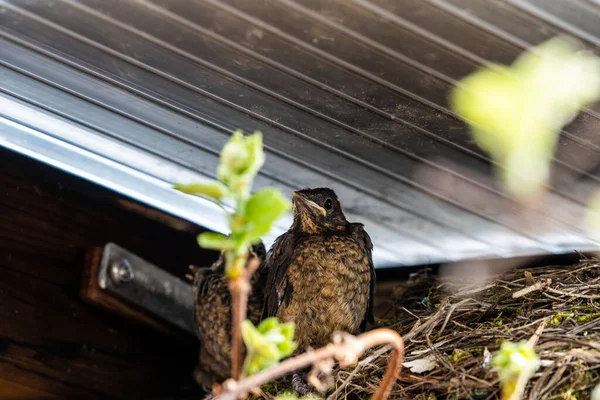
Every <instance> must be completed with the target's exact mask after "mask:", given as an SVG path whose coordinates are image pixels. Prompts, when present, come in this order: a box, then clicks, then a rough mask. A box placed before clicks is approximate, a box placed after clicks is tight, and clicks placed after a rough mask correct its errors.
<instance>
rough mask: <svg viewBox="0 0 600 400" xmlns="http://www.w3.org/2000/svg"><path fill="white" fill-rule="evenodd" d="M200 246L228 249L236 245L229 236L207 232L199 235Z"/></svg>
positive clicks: (212, 248)
mask: <svg viewBox="0 0 600 400" xmlns="http://www.w3.org/2000/svg"><path fill="white" fill-rule="evenodd" d="M198 244H199V245H200V247H202V248H205V249H211V250H228V249H232V248H233V247H234V246H235V243H233V242H232V241H231V240H230V239H229V238H228V237H227V236H225V235H222V234H220V233H215V232H205V233H201V234H199V235H198Z"/></svg>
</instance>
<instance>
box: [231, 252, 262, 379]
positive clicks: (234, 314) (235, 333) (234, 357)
mask: <svg viewBox="0 0 600 400" xmlns="http://www.w3.org/2000/svg"><path fill="white" fill-rule="evenodd" d="M258 266H259V260H258V258H256V257H251V258H250V260H249V261H248V264H247V265H246V268H244V272H243V273H242V274H240V275H239V276H238V277H237V278H233V279H230V280H229V291H230V292H231V377H232V378H233V379H234V380H236V381H239V380H240V379H242V376H243V370H242V366H243V362H244V357H243V354H244V349H243V342H242V322H244V320H245V319H246V309H247V306H248V294H249V293H250V289H251V287H250V278H251V277H252V274H253V273H254V271H256V269H257V268H258Z"/></svg>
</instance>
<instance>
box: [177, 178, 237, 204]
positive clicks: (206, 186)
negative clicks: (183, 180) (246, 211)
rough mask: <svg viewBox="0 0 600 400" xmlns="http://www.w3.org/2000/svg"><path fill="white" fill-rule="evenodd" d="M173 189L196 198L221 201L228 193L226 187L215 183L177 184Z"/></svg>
mask: <svg viewBox="0 0 600 400" xmlns="http://www.w3.org/2000/svg"><path fill="white" fill-rule="evenodd" d="M174 188H175V189H176V190H179V191H180V192H183V193H187V194H193V195H196V196H206V197H210V198H213V199H217V200H221V199H222V198H223V197H225V196H227V194H228V192H229V191H228V190H227V187H225V186H224V185H223V184H222V183H220V182H217V181H213V182H206V183H192V184H189V185H184V184H179V183H178V184H176V185H175V186H174Z"/></svg>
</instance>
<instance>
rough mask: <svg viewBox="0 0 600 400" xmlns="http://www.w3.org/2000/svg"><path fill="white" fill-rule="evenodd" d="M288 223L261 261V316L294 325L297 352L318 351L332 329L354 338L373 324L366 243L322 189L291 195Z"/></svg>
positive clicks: (359, 228)
mask: <svg viewBox="0 0 600 400" xmlns="http://www.w3.org/2000/svg"><path fill="white" fill-rule="evenodd" d="M293 216H294V221H293V223H292V226H291V227H290V228H289V230H288V231H287V232H286V233H284V234H283V235H281V236H280V237H278V238H277V239H276V241H275V243H274V244H273V246H272V248H271V250H270V251H269V253H268V254H267V258H266V260H265V263H264V264H265V270H266V271H267V273H268V281H267V288H268V289H267V293H266V302H265V312H264V314H263V317H270V316H277V318H278V319H279V321H281V322H294V323H295V324H296V333H295V338H294V339H295V340H296V342H297V343H298V349H297V351H304V350H305V349H306V348H307V347H308V346H311V347H313V348H316V347H321V346H324V345H326V344H327V343H329V342H330V341H331V337H332V334H333V333H334V332H335V331H346V332H349V333H352V334H357V333H360V332H362V331H364V330H365V328H366V324H367V322H369V323H372V322H373V293H374V285H375V269H374V267H373V259H372V248H373V245H372V243H371V239H370V237H369V235H368V234H367V232H366V231H365V230H364V228H363V224H360V223H350V222H348V221H347V220H346V217H345V216H344V213H343V212H342V207H341V205H340V202H339V201H338V198H337V196H336V194H335V192H334V191H333V190H331V189H328V188H318V189H304V190H300V191H297V192H294V193H293Z"/></svg>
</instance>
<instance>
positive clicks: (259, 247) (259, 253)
mask: <svg viewBox="0 0 600 400" xmlns="http://www.w3.org/2000/svg"><path fill="white" fill-rule="evenodd" d="M250 254H251V255H253V256H255V257H258V259H259V260H260V262H261V263H262V262H263V261H265V256H266V255H267V250H266V249H265V245H264V243H263V242H262V241H260V242H259V243H257V244H255V245H253V246H252V247H251V248H250Z"/></svg>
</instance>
